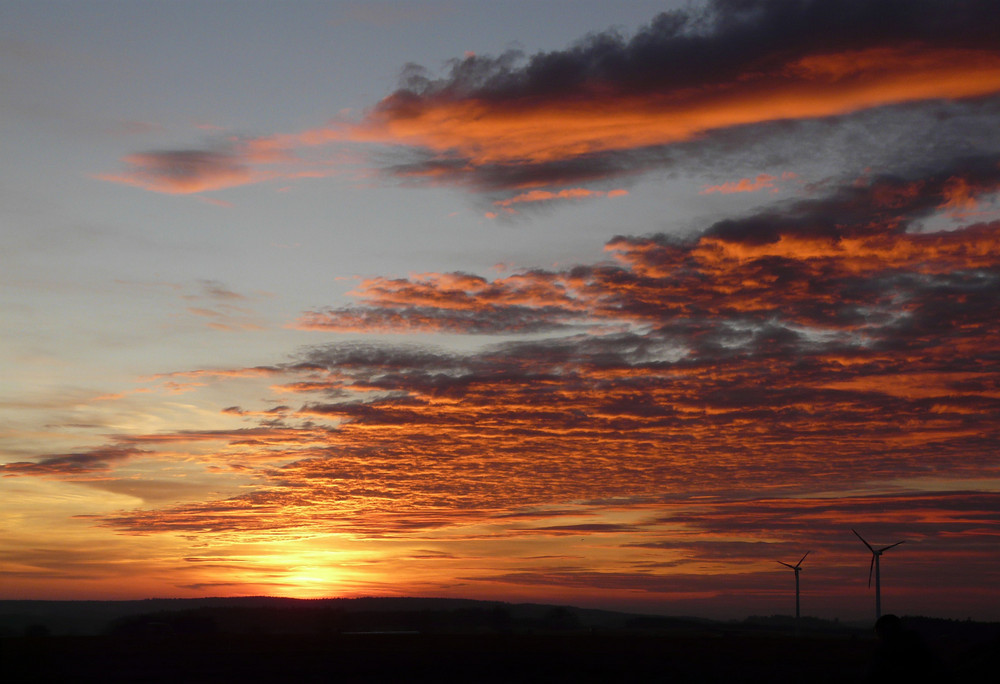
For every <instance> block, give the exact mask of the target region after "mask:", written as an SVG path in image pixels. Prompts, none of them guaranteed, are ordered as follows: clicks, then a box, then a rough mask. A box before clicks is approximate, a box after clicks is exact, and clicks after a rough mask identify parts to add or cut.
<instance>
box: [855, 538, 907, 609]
mask: <svg viewBox="0 0 1000 684" xmlns="http://www.w3.org/2000/svg"><path fill="white" fill-rule="evenodd" d="M851 532H853V533H854V534H855V535H856V536H857V538H858V539H860V540H861V543H862V544H864V545H865V546H867V547H868V550H869V551H871V552H872V563H871V565H869V566H868V586H869V588H870V587H871V586H872V570H874V571H875V619H876V620H878V619H879V618H880V617H882V584H881V582H880V581H879V570H878V559H879V558H881V557H882V554H883V553H885V552H886V551H888V550H889V549H891V548H893V547H894V546H899V545H900V544H902V543H903V542H901V541H898V542H896V543H895V544H889V546H883V547H882V548H881V549H876V548H874V547H872V545H871V544H869V543H868V542H866V541H865V538H864V537H862V536H861V535H860V534H858V531H857V530H855V529H854V528H851ZM903 541H906V540H905V539H904V540H903Z"/></svg>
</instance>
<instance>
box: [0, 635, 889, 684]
mask: <svg viewBox="0 0 1000 684" xmlns="http://www.w3.org/2000/svg"><path fill="white" fill-rule="evenodd" d="M871 648H872V644H871V643H870V642H867V641H861V640H857V639H854V640H852V639H818V640H810V639H802V640H791V639H789V638H774V637H757V636H744V635H740V636H736V637H726V636H688V637H677V636H673V637H667V636H658V635H650V634H640V635H636V634H600V635H599V634H534V635H521V634H517V635H497V634H484V635H454V636H449V635H441V634H433V635H424V634H342V635H336V636H332V637H326V638H318V637H309V638H302V637H293V636H289V635H277V636H275V635H268V636H266V637H264V636H257V637H255V636H247V635H242V636H238V637H236V636H228V637H227V636H221V635H213V636H208V637H205V636H202V637H190V636H185V637H178V636H166V637H163V638H160V639H155V638H154V639H149V638H145V637H144V638H141V639H127V638H113V637H107V636H101V637H83V636H76V637H68V636H67V637H46V638H31V637H21V638H13V639H5V640H4V642H3V649H4V652H3V660H4V665H3V670H4V672H3V674H4V681H8V682H18V681H20V682H59V681H65V682H79V681H94V682H98V681H100V682H361V681H364V682H372V681H377V682H405V681H419V682H441V681H449V682H527V681H532V682H579V681H604V682H616V681H620V682H640V681H667V682H705V681H719V682H723V681H728V682H756V681H759V682H765V681H766V682H772V683H773V682H803V681H806V682H843V681H858V680H859V679H861V678H862V677H863V675H864V672H865V668H866V664H867V660H868V657H869V654H870V652H871Z"/></svg>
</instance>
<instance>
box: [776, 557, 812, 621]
mask: <svg viewBox="0 0 1000 684" xmlns="http://www.w3.org/2000/svg"><path fill="white" fill-rule="evenodd" d="M810 553H812V551H806V555H805V556H802V558H800V559H799V562H798V563H796V564H795V565H789V564H788V563H785V562H784V561H778V562H779V563H781V564H782V565H784V566H785V567H786V568H791V569H792V570H794V571H795V619H796V620H798V619H799V573H800V572H802V561H804V560H805V559H806V556H808V555H809V554H810Z"/></svg>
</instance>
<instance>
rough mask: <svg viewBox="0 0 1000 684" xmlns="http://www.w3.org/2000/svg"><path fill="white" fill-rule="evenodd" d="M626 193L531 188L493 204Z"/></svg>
mask: <svg viewBox="0 0 1000 684" xmlns="http://www.w3.org/2000/svg"><path fill="white" fill-rule="evenodd" d="M627 194H628V190H609V191H607V192H605V191H602V190H587V189H586V188H570V189H566V190H559V191H558V192H549V191H548V190H531V191H529V192H523V193H521V194H519V195H514V196H513V197H508V198H507V199H504V200H497V201H496V202H494V203H493V204H495V205H496V206H498V207H509V206H510V205H512V204H521V203H523V202H550V201H552V200H563V199H582V198H585V197H624V196H625V195H627Z"/></svg>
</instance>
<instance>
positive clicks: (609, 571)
mask: <svg viewBox="0 0 1000 684" xmlns="http://www.w3.org/2000/svg"><path fill="white" fill-rule="evenodd" d="M995 9H996V7H995V4H994V3H993V2H992V1H991V0H953V1H943V0H942V1H931V0H834V1H830V0H822V1H819V0H787V1H784V0H713V1H705V2H701V1H691V2H688V1H683V2H681V1H678V2H645V1H639V0H636V1H630V2H628V3H607V2H604V1H603V0H601V1H590V0H574V1H572V2H570V1H558V0H553V1H550V2H535V1H526V0H525V1H517V0H512V1H505V2H502V3H488V4H487V3H480V2H473V1H467V0H427V1H426V2H425V1H412V2H346V1H345V2H307V1H304V0H303V1H300V2H290V3H277V2H253V1H252V0H251V1H245V2H242V1H241V2H237V1H235V0H232V1H227V0H220V1H217V2H187V1H185V0H176V1H170V2H167V1H166V0H150V1H148V2H124V1H121V2H114V1H112V0H104V1H96V0H81V1H78V2H69V1H65V2H54V1H50V0H41V1H33V2H28V1H27V0H25V1H20V0H13V1H7V2H0V140H2V141H3V142H2V143H0V144H2V151H3V153H2V155H0V234H2V252H0V254H2V258H0V263H2V268H0V320H2V326H3V327H2V335H0V378H2V380H0V531H2V534H0V599H27V598H32V599H139V598H148V597H201V596H247V595H274V596H289V597H300V598H318V597H338V596H342V597H352V596H437V597H466V598H476V599H489V600H502V601H514V602H521V601H536V602H546V603H562V604H572V605H578V606H592V607H601V608H609V609H618V610H632V611H641V612H648V613H661V614H670V615H695V616H703V617H710V618H739V617H744V616H747V615H773V614H791V613H793V611H794V577H793V573H792V572H791V571H790V570H788V568H786V567H784V566H782V565H780V564H779V562H786V563H791V564H794V563H795V562H796V561H797V560H798V559H799V558H801V557H802V556H803V554H805V553H806V552H810V553H809V556H808V557H807V558H806V559H805V561H804V562H803V564H802V567H803V571H802V577H801V583H802V611H803V613H804V614H806V615H813V616H818V617H823V618H831V619H832V618H840V619H867V618H869V617H873V615H874V600H875V596H874V589H873V588H871V587H869V586H868V581H869V573H870V563H871V559H872V555H871V553H870V552H869V551H868V549H867V548H865V546H864V545H863V544H862V543H861V541H860V540H859V539H858V538H857V537H856V536H855V535H854V534H853V533H852V529H854V530H857V531H858V532H859V533H860V534H861V535H862V536H863V537H864V538H865V539H866V540H868V541H869V542H870V543H871V544H872V545H873V546H875V547H876V548H881V547H883V546H888V545H890V544H894V543H896V542H898V541H902V540H905V543H904V544H902V545H900V546H898V547H895V548H893V549H891V550H889V551H887V552H886V554H885V555H884V556H883V557H882V562H881V579H882V605H883V610H884V611H885V612H896V613H899V614H905V615H915V614H924V615H934V616H940V617H948V618H962V619H964V618H966V617H971V618H974V619H981V620H1000V543H998V542H1000V458H998V453H997V452H998V444H1000V345H998V339H1000V302H998V296H997V293H998V292H1000V201H998V189H1000V15H998V14H997V12H996V11H995Z"/></svg>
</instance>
